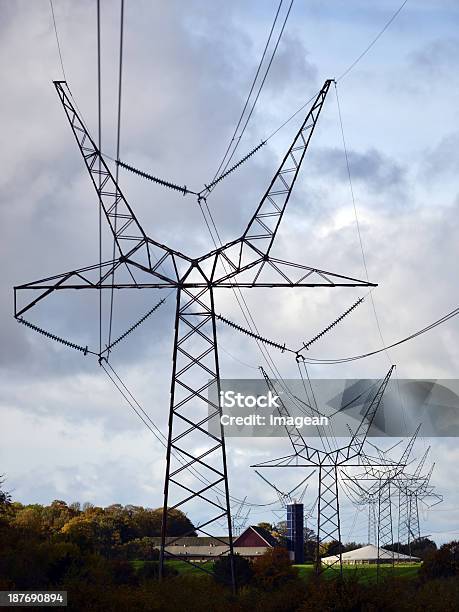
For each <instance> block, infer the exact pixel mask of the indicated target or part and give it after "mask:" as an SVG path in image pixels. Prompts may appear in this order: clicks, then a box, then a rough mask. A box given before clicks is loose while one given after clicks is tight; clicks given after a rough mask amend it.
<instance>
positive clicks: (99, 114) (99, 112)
mask: <svg viewBox="0 0 459 612" xmlns="http://www.w3.org/2000/svg"><path fill="white" fill-rule="evenodd" d="M100 63H101V57H100V0H97V121H98V130H97V133H98V147H99V151H101V150H102V100H101V94H102V92H101V66H100ZM101 185H102V160H101V158H100V156H99V193H100V191H101ZM99 284H100V285H101V284H102V197H101V196H99ZM99 352H100V353H102V290H101V289H99Z"/></svg>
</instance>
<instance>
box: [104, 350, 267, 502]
mask: <svg viewBox="0 0 459 612" xmlns="http://www.w3.org/2000/svg"><path fill="white" fill-rule="evenodd" d="M104 362H105V364H106V365H107V367H108V368H110V370H111V374H110V372H109V371H108V370H107V368H106V367H105V365H104ZM100 365H101V367H102V369H103V370H104V372H105V373H106V375H107V376H108V378H109V379H110V380H111V382H112V383H113V385H114V386H115V387H116V389H117V390H118V391H119V392H120V394H121V395H122V396H123V398H124V399H125V401H126V402H127V403H128V405H129V406H130V408H132V410H133V411H134V412H135V414H137V416H138V417H139V418H140V419H141V421H142V422H143V423H144V425H145V426H146V427H147V428H148V429H149V430H150V432H151V433H153V435H154V436H155V438H156V439H157V440H158V442H159V443H160V444H161V445H162V446H164V447H165V448H167V438H166V436H165V435H164V434H163V432H162V431H161V430H160V428H159V427H158V426H157V425H156V423H155V422H154V421H153V419H152V418H151V417H150V415H149V414H148V413H147V412H146V411H145V410H144V408H143V407H142V405H141V404H140V402H139V401H138V400H137V399H136V398H135V396H134V394H133V393H132V392H131V391H130V390H129V388H128V387H127V385H126V384H125V383H124V382H123V380H122V379H121V376H120V375H119V374H118V373H117V372H116V371H115V369H114V367H113V365H112V364H111V363H109V362H108V361H107V360H106V359H101V361H100ZM172 454H173V455H174V457H175V458H176V459H177V461H179V463H181V464H182V465H184V462H185V460H184V459H183V458H182V457H181V456H180V455H178V454H177V453H176V452H174V451H172ZM186 469H187V470H188V471H191V472H192V473H193V474H194V475H195V476H196V478H198V479H199V480H200V481H201V482H202V483H205V484H208V483H209V482H211V481H210V480H209V479H208V478H206V477H205V476H204V475H203V474H201V473H200V472H199V470H197V469H196V468H193V467H191V466H188V467H187V468H186ZM218 490H219V491H221V492H223V491H222V490H221V489H218ZM231 501H233V502H234V503H238V504H240V503H242V500H240V499H238V498H237V497H233V496H231ZM277 503H278V500H275V501H273V502H269V503H266V504H255V503H251V502H245V504H246V505H247V506H251V507H267V506H272V505H274V504H277Z"/></svg>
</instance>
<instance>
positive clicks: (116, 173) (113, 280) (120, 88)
mask: <svg viewBox="0 0 459 612" xmlns="http://www.w3.org/2000/svg"><path fill="white" fill-rule="evenodd" d="M120 9H121V12H120V45H119V47H120V56H119V68H118V118H117V133H116V161H117V163H116V167H115V184H116V195H117V196H118V193H119V192H118V179H119V171H120V169H119V159H120V141H121V94H122V82H123V38H124V0H121V7H120ZM117 211H118V202H115V224H114V227H115V233H116V230H117ZM115 254H116V240H115V236H113V259H115ZM114 284H115V268H113V272H112V285H114ZM114 292H115V288H114V287H112V289H111V293H110V317H109V326H108V346H110V344H111V341H112V324H113V301H114Z"/></svg>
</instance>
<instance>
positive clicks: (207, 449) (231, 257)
mask: <svg viewBox="0 0 459 612" xmlns="http://www.w3.org/2000/svg"><path fill="white" fill-rule="evenodd" d="M331 82H332V81H331V80H327V81H325V83H324V85H323V87H322V89H321V90H320V92H319V94H318V95H317V97H316V99H315V101H314V102H313V104H312V107H311V109H310V110H309V112H308V113H307V114H306V117H305V119H304V121H303V122H302V124H301V126H300V128H299V130H298V132H297V134H296V136H295V137H294V139H293V142H292V144H291V145H290V147H289V148H288V150H287V152H286V154H285V156H284V158H283V160H282V162H281V164H280V166H279V168H278V170H277V172H276V173H275V174H274V176H273V178H272V180H271V182H270V184H269V187H268V189H267V191H266V192H265V194H264V196H263V197H262V199H261V202H260V204H259V205H258V207H257V209H256V211H255V213H254V214H253V216H252V218H251V219H250V221H249V223H248V225H247V228H246V230H245V231H244V233H243V234H242V236H240V237H239V238H237V239H236V240H233V241H231V242H228V243H226V244H224V245H222V246H221V247H219V248H216V249H214V250H212V251H210V252H208V253H206V254H204V255H202V256H200V257H198V258H192V257H190V256H188V255H186V254H183V253H181V252H179V251H177V250H174V249H172V248H170V247H168V246H166V245H164V244H162V243H161V242H158V241H157V240H155V239H153V238H151V237H150V236H149V235H148V234H147V233H146V232H145V230H144V229H143V227H142V225H141V224H140V221H139V219H138V218H137V217H136V215H135V213H134V211H133V209H132V208H131V206H130V205H129V203H128V201H127V200H126V198H125V196H124V195H123V193H122V190H121V189H120V187H119V185H118V183H117V181H116V180H115V178H114V176H113V174H112V172H111V171H110V168H109V167H108V165H107V163H106V161H105V159H104V156H103V155H102V153H101V151H99V149H98V147H97V145H96V143H95V141H94V140H93V139H92V137H91V135H90V134H89V132H88V130H87V128H86V126H85V125H84V123H83V121H82V119H81V117H80V116H79V114H78V112H77V110H76V108H75V105H74V103H73V101H72V97H71V95H70V92H69V89H68V87H67V84H66V82H65V81H55V82H54V84H55V88H56V91H57V93H58V96H59V99H60V101H61V103H62V106H63V108H64V111H65V113H66V115H67V118H68V121H69V123H70V126H71V129H72V131H73V134H74V136H75V138H76V142H77V144H78V147H79V149H80V152H81V155H82V158H83V161H84V164H85V166H86V168H87V170H88V172H89V175H90V177H91V179H92V182H93V185H94V188H95V190H96V193H97V199H98V202H99V203H100V206H101V207H102V211H103V214H104V216H105V219H106V221H107V223H108V227H109V229H110V231H111V233H112V235H113V239H114V243H115V246H116V250H117V253H118V256H117V257H116V258H114V259H111V260H108V261H104V262H99V263H96V264H93V265H90V266H87V267H84V268H80V269H78V270H71V271H69V272H65V273H62V274H57V275H55V276H52V277H48V278H44V279H41V280H38V281H35V282H30V283H26V284H23V285H20V286H17V287H15V311H14V314H15V317H16V318H17V319H18V320H19V321H21V322H23V323H25V324H26V325H28V326H29V327H32V328H33V329H35V330H36V331H39V332H41V333H45V334H46V335H48V336H51V337H52V338H53V339H55V340H58V341H62V342H64V343H65V344H68V345H70V346H71V347H72V348H75V349H77V350H81V351H82V352H84V353H85V354H86V353H88V347H82V346H78V345H76V344H74V343H70V342H69V341H67V340H64V339H62V338H58V337H57V336H54V335H52V334H50V333H49V332H47V331H46V330H43V329H41V328H39V327H38V326H36V325H34V324H33V323H31V322H30V321H26V320H25V319H24V318H23V315H24V314H25V313H26V312H28V311H30V309H31V308H32V307H34V306H35V305H36V304H38V303H39V302H40V301H42V300H43V299H44V298H46V297H48V296H50V295H51V294H53V293H55V292H60V291H64V290H86V289H87V290H96V291H99V292H100V291H109V292H110V291H112V290H114V289H116V290H125V289H136V290H138V289H168V290H175V291H176V313H175V335H174V347H173V366H172V383H171V400H170V409H169V425H168V441H167V454H166V476H165V487H164V504H163V523H162V535H161V555H160V575H162V573H163V568H164V560H165V557H166V556H172V555H171V554H170V553H168V552H167V551H166V550H165V543H166V535H167V525H168V511H169V510H170V509H176V508H180V509H182V510H183V509H184V508H186V507H189V504H190V502H196V501H199V502H200V503H201V505H202V508H203V514H205V515H206V516H205V518H204V519H203V520H202V521H201V522H200V523H199V524H198V526H197V527H196V530H197V531H198V532H199V533H202V534H205V535H209V532H208V529H211V528H212V525H213V524H215V523H217V522H218V521H219V520H220V519H222V518H224V519H225V520H226V522H227V526H228V534H229V550H228V554H229V555H230V558H231V565H233V563H232V560H233V544H232V541H233V540H232V526H231V512H230V503H229V487H228V473H227V461H226V451H225V439H224V431H223V427H222V426H221V425H220V430H219V433H218V434H217V435H216V434H213V433H210V431H209V430H208V429H206V426H207V425H208V424H209V421H211V420H212V419H219V417H220V415H221V406H220V404H219V401H218V402H217V403H214V402H212V401H210V400H209V399H208V397H207V396H206V395H205V394H206V392H207V390H208V389H209V387H211V386H212V385H216V387H217V390H218V396H217V397H220V395H219V391H220V372H219V359H218V350H217V335H216V316H215V302H214V300H215V291H216V290H217V289H219V288H222V289H223V288H226V289H228V288H230V289H231V288H234V287H237V288H255V287H257V288H261V287H271V288H272V287H277V288H281V287H289V288H293V287H358V286H374V285H373V284H372V283H369V282H366V281H362V280H358V279H355V278H351V277H347V276H342V275H339V274H333V273H331V272H327V271H324V270H320V269H317V268H311V267H308V266H304V265H301V264H296V263H292V262H288V261H284V260H281V259H275V258H273V257H272V256H271V255H270V251H271V248H272V246H273V243H274V239H275V237H276V234H277V231H278V228H279V225H280V222H281V220H282V218H283V215H284V212H285V209H286V205H287V203H288V201H289V198H290V195H291V193H292V190H293V187H294V184H295V181H296V179H297V176H298V173H299V171H300V167H301V165H302V162H303V159H304V156H305V154H306V150H307V148H308V145H309V143H310V140H311V137H312V134H313V132H314V129H315V127H316V125H317V121H318V118H319V115H320V112H321V110H322V107H323V104H324V101H325V98H326V95H327V93H328V90H329V87H330V84H331ZM115 273H116V274H117V275H118V282H115V278H114V276H115ZM120 274H124V278H122V279H121V280H120V276H119V275H120ZM30 291H37V292H38V293H39V294H38V297H36V298H35V299H33V300H31V301H27V302H26V303H25V304H19V297H20V296H21V295H24V293H28V292H30ZM111 348H112V347H111V346H108V347H106V348H105V349H104V350H102V349H101V350H100V351H99V352H98V353H97V352H95V351H90V352H93V353H94V354H97V355H98V356H99V359H104V358H106V355H108V354H109V351H110V349H111ZM196 449H199V450H196ZM196 468H199V476H196V474H198V472H197V471H196ZM185 470H186V471H187V472H186V478H185ZM321 470H322V471H323V470H325V467H322V468H321ZM324 474H325V472H324ZM203 480H204V482H203ZM221 487H223V491H224V502H223V504H219V503H218V502H215V501H214V500H215V496H214V495H213V496H212V497H211V496H210V494H211V493H213V492H214V493H216V492H219V491H220V490H221ZM232 582H233V587H234V585H235V580H234V572H233V580H232Z"/></svg>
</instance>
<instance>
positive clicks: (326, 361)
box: [305, 307, 459, 365]
mask: <svg viewBox="0 0 459 612" xmlns="http://www.w3.org/2000/svg"><path fill="white" fill-rule="evenodd" d="M458 314H459V307H457V308H455V309H454V310H452V311H451V312H449V313H447V314H446V315H444V316H443V317H441V318H440V319H438V320H437V321H434V322H433V323H430V324H429V325H427V326H426V327H423V328H422V329H420V330H418V331H416V332H414V333H412V334H410V335H409V336H406V338H402V339H401V340H398V341H397V342H394V343H392V344H389V345H388V346H385V347H383V348H381V349H377V350H375V351H370V352H369V353H364V354H362V355H355V356H353V357H341V358H338V359H314V358H313V357H307V358H306V357H305V361H307V362H308V363H312V364H321V365H327V364H338V363H347V362H349V361H357V360H358V359H365V358H366V357H370V356H372V355H377V354H378V353H382V352H384V351H387V349H391V348H394V347H396V346H399V345H400V344H403V343H404V342H408V341H409V340H413V339H414V338H417V337H418V336H421V335H422V334H425V333H426V332H428V331H430V330H431V329H434V328H435V327H438V326H439V325H441V324H443V323H446V322H447V321H449V320H450V319H452V318H453V317H456V316H457V315H458Z"/></svg>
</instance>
